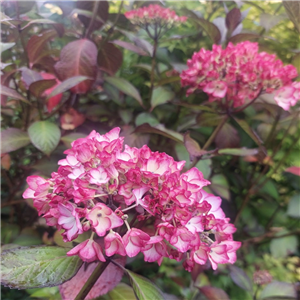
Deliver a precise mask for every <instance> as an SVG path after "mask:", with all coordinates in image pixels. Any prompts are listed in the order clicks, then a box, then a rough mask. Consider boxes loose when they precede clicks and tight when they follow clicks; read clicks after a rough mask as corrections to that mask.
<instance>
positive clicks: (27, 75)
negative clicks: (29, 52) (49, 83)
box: [20, 67, 43, 89]
mask: <svg viewBox="0 0 300 300" xmlns="http://www.w3.org/2000/svg"><path fill="white" fill-rule="evenodd" d="M20 71H22V80H23V82H24V84H25V87H26V89H29V86H30V85H31V84H32V83H33V82H36V81H38V80H42V79H43V77H42V76H41V74H40V73H38V72H36V71H33V70H30V69H28V68H26V67H22V68H20Z"/></svg>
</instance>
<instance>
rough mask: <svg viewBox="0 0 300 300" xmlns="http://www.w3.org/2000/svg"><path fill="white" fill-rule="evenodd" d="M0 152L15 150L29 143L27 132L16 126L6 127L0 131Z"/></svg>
mask: <svg viewBox="0 0 300 300" xmlns="http://www.w3.org/2000/svg"><path fill="white" fill-rule="evenodd" d="M1 140H2V143H1V154H3V153H9V152H11V151H15V150H17V149H20V148H22V147H25V146H26V145H28V144H30V139H29V136H28V134H27V132H24V131H22V130H20V129H18V128H7V129H4V130H2V131H1Z"/></svg>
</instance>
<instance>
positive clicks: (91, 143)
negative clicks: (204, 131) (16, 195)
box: [23, 48, 240, 271]
mask: <svg viewBox="0 0 300 300" xmlns="http://www.w3.org/2000/svg"><path fill="white" fill-rule="evenodd" d="M217 50H218V51H217V53H216V57H217V56H218V57H219V59H220V53H221V48H217ZM119 132H120V129H119V128H114V129H112V130H111V131H110V132H108V133H107V134H105V135H100V134H99V133H97V132H96V131H92V132H91V133H90V134H89V135H88V136H87V137H85V138H81V139H78V140H76V141H74V142H72V144H71V145H72V147H71V149H68V150H66V151H65V154H66V158H65V159H62V160H60V161H59V162H58V164H59V165H60V167H59V168H58V171H57V172H53V173H52V174H51V178H49V179H44V178H42V177H39V176H30V177H28V179H27V182H28V186H29V187H28V188H27V189H26V191H25V192H24V194H23V196H24V198H26V199H27V198H32V199H33V203H34V206H35V207H36V208H37V210H38V213H39V215H42V216H43V217H44V218H45V219H46V223H47V225H48V226H56V227H57V228H58V229H63V230H64V232H63V233H62V236H63V239H64V241H65V242H70V241H73V240H74V239H76V238H77V236H78V235H80V234H82V233H88V232H90V233H91V237H90V239H89V240H86V241H85V242H83V243H81V244H79V245H77V246H76V247H75V248H73V249H72V250H71V251H69V252H68V255H78V256H79V257H80V258H81V259H82V260H84V261H86V262H91V261H95V260H100V261H105V258H104V256H103V253H102V249H101V247H100V245H99V244H98V243H97V242H95V241H94V240H93V237H94V235H95V234H97V236H98V239H99V243H100V244H101V242H103V244H104V248H105V254H106V255H107V256H113V255H115V254H118V255H122V256H125V255H127V256H129V257H134V256H136V255H137V254H138V253H140V252H142V253H143V254H144V260H145V261H146V262H154V261H156V262H157V263H158V264H161V262H162V260H163V258H164V257H168V258H170V259H175V260H177V261H180V260H182V259H183V258H184V259H185V262H184V267H185V268H186V269H187V270H189V271H191V270H192V268H193V266H194V265H195V264H197V263H198V264H203V263H205V262H206V261H208V260H210V261H211V264H212V267H213V268H214V269H215V268H217V266H218V264H220V263H234V262H235V260H236V251H237V249H238V248H239V247H240V243H239V242H235V241H234V240H233V233H234V232H235V230H236V228H235V227H234V225H233V224H230V222H229V219H228V218H226V216H225V214H224V212H223V210H222V209H221V198H220V197H216V196H214V195H212V194H209V193H207V192H205V191H204V190H203V188H204V187H205V186H207V185H209V184H210V182H209V181H208V180H206V179H205V178H204V177H203V174H202V173H201V172H200V171H199V170H198V169H197V168H192V169H191V170H189V171H187V172H185V173H181V171H182V169H183V167H184V162H176V161H174V159H173V158H172V157H171V156H169V155H167V154H166V153H159V152H152V151H151V150H150V149H149V147H147V146H146V145H145V146H143V147H142V148H140V149H138V148H130V147H128V146H127V145H125V147H124V149H123V138H121V137H119ZM127 213H128V215H127ZM132 216H135V217H133V218H132ZM129 217H130V222H129V223H130V224H129V223H127V219H128V218H129ZM144 221H146V222H144ZM141 222H143V223H141ZM124 223H125V224H124ZM112 229H115V231H113V230H112ZM154 233H155V234H154ZM98 239H97V241H98Z"/></svg>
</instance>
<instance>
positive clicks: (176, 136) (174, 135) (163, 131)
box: [134, 123, 183, 143]
mask: <svg viewBox="0 0 300 300" xmlns="http://www.w3.org/2000/svg"><path fill="white" fill-rule="evenodd" d="M134 132H135V133H137V132H140V133H155V134H160V135H163V136H165V137H167V138H169V139H172V140H174V141H176V142H179V143H183V136H182V134H180V133H178V132H176V131H173V130H170V129H167V128H165V127H164V126H163V125H162V124H158V125H156V126H155V127H152V126H150V125H149V124H147V123H146V124H142V125H140V126H138V127H137V128H136V129H135V131H134Z"/></svg>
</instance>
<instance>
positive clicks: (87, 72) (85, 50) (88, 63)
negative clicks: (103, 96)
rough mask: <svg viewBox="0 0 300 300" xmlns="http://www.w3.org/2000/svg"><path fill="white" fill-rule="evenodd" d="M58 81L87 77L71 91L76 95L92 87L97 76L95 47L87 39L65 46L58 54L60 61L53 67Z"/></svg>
mask: <svg viewBox="0 0 300 300" xmlns="http://www.w3.org/2000/svg"><path fill="white" fill-rule="evenodd" d="M54 68H55V70H56V72H57V74H58V76H59V79H60V80H61V81H64V80H66V79H68V78H70V77H74V76H79V75H82V76H87V77H90V78H93V79H92V80H90V79H87V80H85V81H83V82H81V83H79V84H77V85H76V86H74V87H73V88H72V89H71V91H72V92H73V93H77V94H84V93H86V92H87V91H88V90H89V89H90V88H91V86H92V84H93V82H94V79H95V78H96V75H97V47H96V45H95V44H94V43H93V42H91V41H90V40H87V39H81V40H76V41H74V42H71V43H69V44H67V45H66V46H65V47H64V48H63V49H62V50H61V53H60V60H59V61H58V62H57V63H56V64H55V66H54Z"/></svg>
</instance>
